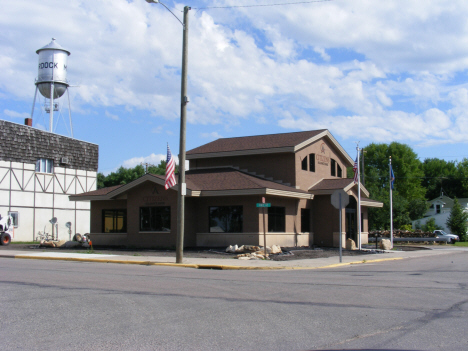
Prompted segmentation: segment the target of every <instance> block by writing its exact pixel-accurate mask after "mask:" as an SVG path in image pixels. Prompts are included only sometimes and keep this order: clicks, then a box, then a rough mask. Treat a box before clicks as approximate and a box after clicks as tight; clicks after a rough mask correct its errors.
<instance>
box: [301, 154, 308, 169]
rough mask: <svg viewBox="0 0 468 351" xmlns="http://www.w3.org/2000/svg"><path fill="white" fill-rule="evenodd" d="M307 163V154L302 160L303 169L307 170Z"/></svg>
mask: <svg viewBox="0 0 468 351" xmlns="http://www.w3.org/2000/svg"><path fill="white" fill-rule="evenodd" d="M307 164H308V162H307V156H306V157H304V158H303V159H302V161H301V169H302V170H303V171H307Z"/></svg>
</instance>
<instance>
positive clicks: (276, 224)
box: [268, 206, 286, 233]
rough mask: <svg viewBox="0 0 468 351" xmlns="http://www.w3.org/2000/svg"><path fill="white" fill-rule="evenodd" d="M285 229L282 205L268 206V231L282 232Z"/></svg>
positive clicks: (284, 213)
mask: <svg viewBox="0 0 468 351" xmlns="http://www.w3.org/2000/svg"><path fill="white" fill-rule="evenodd" d="M285 231H286V210H285V208H284V207H278V206H272V207H268V232H269V233H284V232H285Z"/></svg>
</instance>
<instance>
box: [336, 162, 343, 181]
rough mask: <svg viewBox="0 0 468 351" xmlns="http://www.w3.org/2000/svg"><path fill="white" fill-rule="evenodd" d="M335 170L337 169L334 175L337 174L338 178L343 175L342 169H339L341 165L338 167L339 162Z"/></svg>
mask: <svg viewBox="0 0 468 351" xmlns="http://www.w3.org/2000/svg"><path fill="white" fill-rule="evenodd" d="M336 170H337V171H338V172H337V175H336V176H337V177H338V178H342V177H343V173H342V171H341V167H340V165H339V164H337V165H336Z"/></svg>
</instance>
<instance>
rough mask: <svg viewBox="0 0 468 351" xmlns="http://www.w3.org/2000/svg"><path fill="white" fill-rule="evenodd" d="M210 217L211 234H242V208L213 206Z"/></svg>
mask: <svg viewBox="0 0 468 351" xmlns="http://www.w3.org/2000/svg"><path fill="white" fill-rule="evenodd" d="M209 215H210V233H242V230H243V222H244V215H243V207H242V206H212V207H210V214H209Z"/></svg>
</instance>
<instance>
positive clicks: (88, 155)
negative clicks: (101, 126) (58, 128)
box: [0, 120, 99, 172]
mask: <svg viewBox="0 0 468 351" xmlns="http://www.w3.org/2000/svg"><path fill="white" fill-rule="evenodd" d="M62 157H67V158H68V162H69V163H68V165H61V164H60V160H61V158H62ZM40 158H47V159H53V160H54V165H56V166H61V167H69V168H73V169H80V170H86V171H95V172H97V170H98V159H99V146H98V145H96V144H91V143H88V142H85V141H81V140H77V139H73V138H69V137H66V136H63V135H58V134H54V133H50V132H46V131H43V130H39V129H36V128H32V127H29V126H26V125H22V124H17V123H12V122H8V121H4V120H0V160H3V161H12V162H25V163H32V164H35V163H36V161H37V160H38V159H40Z"/></svg>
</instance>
